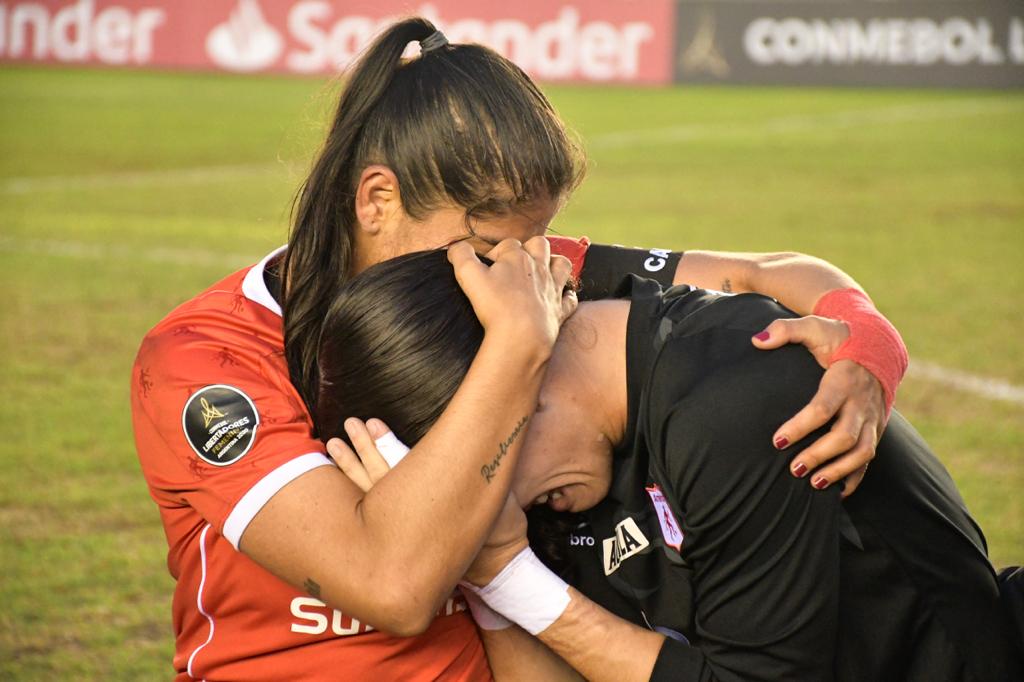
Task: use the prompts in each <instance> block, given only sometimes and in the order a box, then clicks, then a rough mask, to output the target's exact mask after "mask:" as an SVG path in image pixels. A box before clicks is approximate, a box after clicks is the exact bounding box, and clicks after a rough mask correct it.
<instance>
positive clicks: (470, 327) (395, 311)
mask: <svg viewBox="0 0 1024 682" xmlns="http://www.w3.org/2000/svg"><path fill="white" fill-rule="evenodd" d="M481 260H483V261H484V262H485V263H487V262H488V261H487V260H486V259H481ZM483 338H484V330H483V327H482V326H481V324H480V322H479V320H478V319H477V317H476V314H475V313H474V312H473V307H472V305H470V303H469V299H468V298H466V295H465V294H464V293H463V292H462V289H461V288H459V285H458V282H457V281H456V279H455V271H454V270H453V269H452V266H451V265H450V264H449V263H448V257H447V254H446V253H445V252H444V251H441V250H437V251H420V252H418V253H411V254H408V255H405V256H400V257H398V258H394V259H391V260H387V261H384V262H383V263H378V264H377V265H374V266H372V267H370V268H367V269H366V270H365V271H363V272H362V273H361V274H359V275H358V276H356V277H355V278H353V279H351V280H349V281H348V282H347V283H345V284H344V285H342V287H341V288H340V290H339V291H338V292H337V295H336V297H335V298H334V300H333V302H332V303H331V305H330V309H329V310H328V312H327V315H326V318H325V319H324V321H323V327H322V333H321V335H320V339H319V353H318V386H319V388H318V394H317V396H316V403H315V404H316V409H315V410H314V411H313V422H314V424H315V428H316V431H317V435H318V436H319V437H320V438H321V439H323V440H324V442H326V441H327V440H329V439H330V438H333V437H335V436H340V437H341V438H344V439H345V440H348V437H347V435H346V434H345V430H344V428H343V424H344V422H345V420H346V419H347V418H349V417H358V418H360V419H363V420H364V421H365V420H366V419H369V418H370V417H377V418H379V419H382V420H384V423H386V424H387V425H388V426H390V427H391V429H392V431H394V432H395V435H396V436H398V438H399V439H400V440H402V441H403V442H405V443H407V444H409V445H414V444H415V443H416V442H417V441H419V440H420V439H421V438H423V436H424V435H425V434H426V433H427V431H428V430H429V429H430V427H431V426H433V424H434V422H436V421H437V419H438V418H439V417H440V416H441V413H442V412H444V410H445V408H446V407H447V406H448V403H450V402H451V399H452V397H453V396H454V395H455V392H456V391H457V390H458V388H459V385H460V384H461V383H462V380H463V379H464V378H465V376H466V373H467V372H468V371H469V366H470V364H472V362H473V358H474V357H476V353H477V351H478V350H479V349H480V344H481V343H483ZM496 409H500V406H496ZM529 520H530V524H529V529H528V534H529V540H530V545H531V546H532V547H533V548H534V550H535V551H536V552H537V554H538V555H539V556H540V557H541V558H542V559H543V560H544V562H545V563H546V564H548V566H549V567H550V568H552V569H553V570H555V571H558V572H563V571H565V570H567V569H568V567H569V564H568V563H567V555H566V547H567V546H568V545H567V542H568V538H569V533H570V531H571V530H572V529H573V528H575V527H576V525H578V523H579V519H578V518H577V515H574V514H562V513H558V512H554V511H552V510H551V509H549V508H547V507H545V506H541V507H535V508H533V509H531V510H530V513H529Z"/></svg>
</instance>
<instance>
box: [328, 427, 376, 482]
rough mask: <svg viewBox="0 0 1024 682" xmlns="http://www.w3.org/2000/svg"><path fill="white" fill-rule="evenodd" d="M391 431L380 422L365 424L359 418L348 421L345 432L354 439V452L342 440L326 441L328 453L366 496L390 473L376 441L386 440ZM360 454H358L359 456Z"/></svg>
mask: <svg viewBox="0 0 1024 682" xmlns="http://www.w3.org/2000/svg"><path fill="white" fill-rule="evenodd" d="M390 432H391V429H389V428H388V427H387V425H386V424H385V423H384V422H382V421H381V420H379V419H370V420H368V421H366V423H363V422H362V421H361V420H359V419H355V418H354V417H353V418H349V419H346V420H345V433H347V434H348V437H349V438H350V439H351V440H352V445H354V446H355V451H353V450H352V448H350V447H349V446H348V444H347V443H346V442H345V441H343V440H342V439H340V438H332V439H330V440H329V441H327V453H328V454H329V455H330V456H331V457H332V458H333V459H334V463H335V464H337V465H338V468H339V469H341V473H343V474H345V476H347V477H348V479H349V480H350V481H352V482H353V483H355V484H356V486H357V487H358V488H359V489H360V490H362V491H363V492H364V493H367V492H370V489H371V488H372V487H373V486H374V485H376V483H377V481H379V480H380V479H382V478H384V476H385V474H387V473H388V472H389V471H391V467H390V466H389V465H388V462H387V460H386V459H384V456H383V455H382V454H381V453H380V450H379V449H378V448H377V443H376V441H377V439H379V438H383V437H384V436H386V435H387V434H389V433H390ZM357 453H358V454H357Z"/></svg>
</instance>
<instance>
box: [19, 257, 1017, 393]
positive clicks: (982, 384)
mask: <svg viewBox="0 0 1024 682" xmlns="http://www.w3.org/2000/svg"><path fill="white" fill-rule="evenodd" d="M0 252H7V253H22V254H24V253H35V254H39V255H43V256H59V257H68V258H81V259H89V260H110V259H118V260H134V261H140V260H142V261H148V262H152V263H161V264H171V265H184V266H196V265H203V266H217V267H221V268H242V267H245V266H246V265H249V264H251V263H255V262H256V261H258V260H259V259H260V257H261V254H255V253H254V254H250V255H245V254H227V253H223V252H220V251H209V250H205V251H204V250H202V249H173V248H148V249H134V248H130V247H127V246H115V245H105V244H89V243H86V242H74V241H65V240H56V239H15V238H10V237H0ZM907 375H908V376H910V377H913V378H915V379H919V380H922V381H928V382H931V383H935V384H940V385H942V386H945V387H946V388H950V389H954V390H956V391H960V392H962V393H970V394H973V395H976V396H979V397H981V398H986V399H988V400H996V401H1002V402H1009V403H1015V404H1017V405H1024V386H1017V385H1014V384H1011V383H1010V382H1008V381H1005V380H1003V379H996V378H991V377H984V376H979V375H977V374H970V373H968V372H962V371H960V370H957V369H950V368H948V367H943V366H941V365H937V364H935V363H932V362H928V361H925V360H912V361H911V363H910V368H909V370H908V372H907Z"/></svg>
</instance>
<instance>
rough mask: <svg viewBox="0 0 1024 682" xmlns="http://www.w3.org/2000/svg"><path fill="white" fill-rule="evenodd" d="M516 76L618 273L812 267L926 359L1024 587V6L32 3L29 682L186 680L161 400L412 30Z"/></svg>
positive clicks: (0, 639) (7, 613) (18, 576)
mask: <svg viewBox="0 0 1024 682" xmlns="http://www.w3.org/2000/svg"><path fill="white" fill-rule="evenodd" d="M402 13H421V14H425V15H427V16H428V17H429V18H431V19H432V20H434V21H435V22H437V23H439V25H441V27H442V28H443V30H445V31H446V32H447V34H448V36H449V38H450V39H451V40H452V41H453V42H458V41H479V42H485V43H487V44H490V45H492V46H494V47H495V48H496V49H499V50H500V51H501V52H502V53H504V54H506V55H507V56H509V57H510V58H512V59H514V60H515V61H517V63H519V64H520V65H522V66H523V67H524V68H526V69H527V70H528V71H529V72H530V73H531V74H533V75H534V76H535V77H536V78H537V79H538V80H540V81H541V82H543V83H544V84H545V85H544V89H545V92H547V94H548V95H549V96H550V98H551V99H552V101H553V102H554V104H555V105H556V107H557V108H558V109H559V111H560V112H561V114H562V115H563V117H564V118H565V120H566V121H567V122H568V124H569V125H570V127H572V128H573V129H574V130H575V131H577V132H578V134H579V135H580V137H581V138H582V140H583V141H584V144H585V146H586V148H587V151H588V154H589V158H590V164H589V165H590V168H589V173H588V178H587V180H586V181H585V183H584V185H583V186H582V188H581V189H580V190H579V191H578V192H577V194H576V195H575V197H574V198H573V199H572V201H571V203H570V204H569V205H568V207H567V208H566V210H565V211H564V212H563V213H562V214H561V215H560V216H559V218H558V219H557V220H556V222H555V224H554V226H555V228H556V230H557V231H558V232H561V233H562V234H567V235H588V236H589V237H591V238H592V239H593V240H595V241H599V242H610V243H621V244H628V245H640V246H645V247H659V248H671V249H679V250H685V249H688V248H703V249H723V250H740V251H776V250H795V251H802V252H806V253H810V254H813V255H816V256H820V257H822V258H825V259H827V260H830V261H831V262H833V263H835V264H837V265H839V266H840V267H842V268H843V269H845V270H846V271H848V272H849V273H851V274H852V275H853V276H854V277H856V278H857V279H858V280H859V281H860V283H861V284H862V285H863V286H864V287H865V288H866V289H867V290H868V291H869V292H870V293H871V295H872V296H873V297H874V300H875V302H876V303H877V304H878V306H879V308H880V309H881V310H882V311H883V312H884V313H886V314H887V315H888V316H889V317H890V319H891V320H892V321H893V322H894V323H895V324H896V326H897V327H898V328H899V329H900V330H901V331H902V333H903V335H904V338H905V339H906V341H907V345H908V346H909V348H910V352H911V356H912V358H913V364H912V366H911V371H910V373H909V375H908V377H907V379H906V381H905V382H904V384H903V387H902V388H901V390H900V394H899V396H898V399H897V407H898V408H899V409H900V410H901V411H903V412H904V413H905V414H906V415H907V416H908V417H909V418H910V420H911V421H912V422H914V424H915V425H917V427H918V428H919V429H920V430H921V431H922V432H923V433H924V435H925V437H926V438H927V439H928V440H929V441H930V442H931V444H932V445H933V447H934V448H935V450H936V451H937V453H938V454H939V455H940V457H941V458H942V459H943V461H944V462H945V463H946V465H947V466H948V467H949V468H950V470H951V471H952V472H953V475H954V477H955V478H956V480H957V482H958V484H959V485H960V488H961V490H962V491H963V494H964V497H965V498H966V501H967V504H968V506H969V507H970V509H971V511H972V512H973V513H974V515H975V516H976V518H977V519H978V520H979V522H980V523H981V525H982V527H983V528H984V530H985V532H986V534H987V536H988V539H989V543H990V553H991V556H992V559H993V562H994V563H995V564H996V565H1006V564H1011V563H1012V564H1021V563H1024V496H1022V495H1021V493H1020V491H1021V489H1024V344H1022V341H1021V339H1022V337H1024V315H1022V314H1021V312H1020V306H1021V300H1022V299H1024V93H1022V91H1021V90H1020V87H1021V85H1024V6H1022V5H1021V3H1019V2H1011V1H1005V2H996V1H989V0H977V1H974V2H965V1H959V0H932V1H923V0H922V1H913V0H906V1H902V2H896V1H892V2H888V1H882V2H868V1H864V0H860V1H856V0H835V1H825V0H819V1H817V2H803V1H792V2H790V1H785V0H778V1H774V0H764V1H747V0H735V1H725V0H722V1H720V2H685V1H684V2H675V1H673V0H645V1H643V2H640V1H635V2H630V1H627V0H620V1H615V2H612V1H610V0H588V2H585V3H584V2H577V3H571V2H561V1H550V2H549V1H542V0H524V1H521V2H518V3H498V2H468V1H454V0H452V1H449V0H435V1H433V2H430V3H423V4H422V5H418V4H415V3H401V2H390V1H384V0H382V1H380V2H374V3H369V2H343V1H341V0H333V1H311V0H307V1H298V2H293V1H290V0H258V1H257V0H207V1H203V0H178V1H177V2H175V1H173V0H53V1H49V0H47V1H38V2H11V1H2V2H0V291H2V292H3V296H4V299H5V300H4V304H3V305H2V306H0V345H2V348H4V349H6V350H5V351H4V352H3V354H2V355H0V394H2V395H3V400H2V403H3V409H2V410H0V433H2V439H0V476H2V482H3V483H2V485H0V576H2V577H0V603H2V604H3V608H2V609H0V678H4V679H12V678H14V679H98V678H100V677H103V678H105V679H158V678H166V677H169V676H170V674H171V666H170V660H171V655H172V651H173V642H172V633H171V624H170V599H171V591H172V581H171V578H170V576H169V575H168V573H167V569H166V565H165V552H166V545H165V541H164V536H163V532H162V530H161V526H160V522H159V518H158V515H157V510H156V506H155V505H154V504H153V503H152V502H151V501H150V500H149V499H148V494H147V490H146V486H145V483H144V481H143V479H142V475H141V473H140V470H139V466H138V463H137V460H136V457H135V453H134V444H133V440H132V434H131V426H130V419H129V411H128V391H129V386H128V382H129V371H130V367H131V363H132V361H133V358H134V354H135V351H136V349H137V346H138V343H139V341H140V339H141V337H142V335H143V334H144V333H145V332H146V331H147V330H148V329H149V328H150V327H151V326H152V325H154V324H155V323H156V322H157V321H158V320H159V319H160V318H161V317H162V316H163V315H165V314H166V313H167V312H168V311H170V310H171V308H173V307H174V306H175V305H177V304H178V303H180V302H182V301H184V300H185V299H187V298H189V297H191V296H192V295H194V294H195V293H197V292H199V291H201V290H202V289H204V288H205V287H207V286H208V285H209V284H211V283H212V282H214V281H216V280H218V279H220V278H222V277H223V276H225V275H226V274H228V273H229V272H231V271H234V270H236V269H238V268H241V267H244V266H246V265H249V264H251V263H253V262H255V261H256V260H258V259H259V258H260V257H261V256H262V255H263V254H264V253H266V252H267V251H269V250H270V249H271V248H273V247H275V246H277V245H279V244H282V243H284V242H285V241H286V239H287V233H288V213H289V208H290V202H291V199H292V197H293V196H294V193H295V191H296V189H297V187H298V185H299V183H300V182H301V180H302V178H303V174H304V172H305V171H306V169H307V168H308V165H309V162H310V159H311V158H312V155H313V154H314V153H315V151H316V149H317V146H318V144H319V142H320V140H321V137H322V135H323V130H324V124H325V121H326V119H327V116H328V115H329V113H330V111H331V108H332V106H333V104H334V102H335V100H336V97H337V92H338V83H337V80H336V79H335V78H334V75H335V74H337V73H338V72H339V70H340V69H342V68H343V67H344V66H345V65H346V64H347V63H349V62H350V61H351V60H352V58H353V57H354V56H355V55H357V54H358V52H359V50H360V49H361V48H362V47H363V46H364V45H365V44H366V42H367V41H368V40H369V39H371V37H372V36H373V34H374V33H375V32H376V31H377V30H378V28H379V26H380V25H381V24H382V23H386V22H387V21H388V20H389V17H394V16H397V15H400V14H402Z"/></svg>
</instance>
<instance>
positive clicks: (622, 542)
mask: <svg viewBox="0 0 1024 682" xmlns="http://www.w3.org/2000/svg"><path fill="white" fill-rule="evenodd" d="M602 544H603V548H604V574H605V575H611V574H612V573H614V572H615V571H617V570H619V566H620V565H621V564H622V562H623V561H625V560H626V559H628V558H629V557H631V556H633V555H634V554H637V553H638V552H641V551H643V550H644V549H646V548H647V546H648V545H650V544H651V543H650V542H649V541H648V540H647V536H646V535H644V534H643V531H641V530H640V526H638V525H636V521H634V520H633V517H632V516H630V517H627V518H626V519H625V520H623V521H620V522H619V523H618V524H617V525H616V526H615V535H613V536H612V537H610V538H605V539H604V541H603V542H602Z"/></svg>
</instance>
